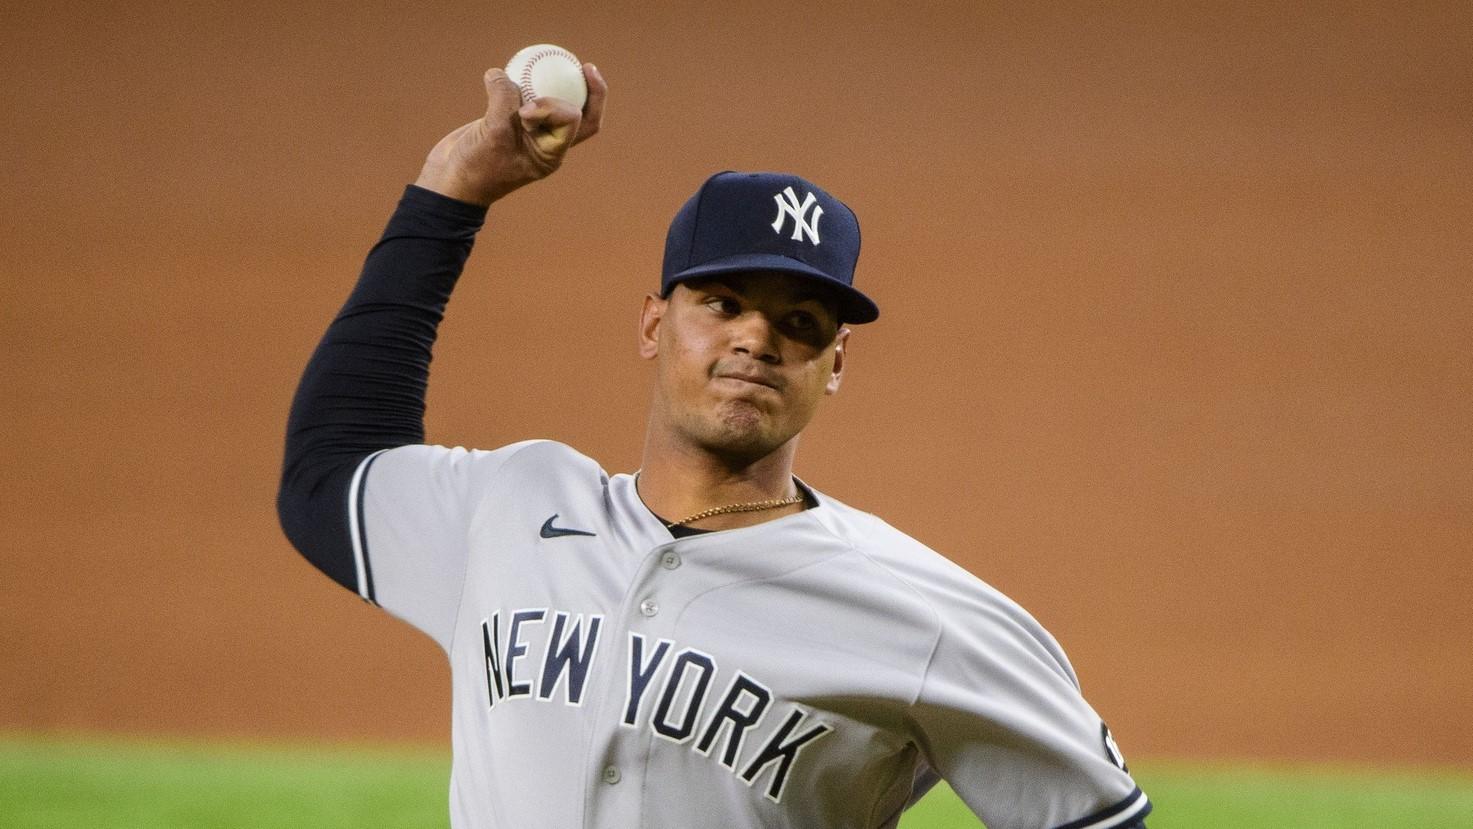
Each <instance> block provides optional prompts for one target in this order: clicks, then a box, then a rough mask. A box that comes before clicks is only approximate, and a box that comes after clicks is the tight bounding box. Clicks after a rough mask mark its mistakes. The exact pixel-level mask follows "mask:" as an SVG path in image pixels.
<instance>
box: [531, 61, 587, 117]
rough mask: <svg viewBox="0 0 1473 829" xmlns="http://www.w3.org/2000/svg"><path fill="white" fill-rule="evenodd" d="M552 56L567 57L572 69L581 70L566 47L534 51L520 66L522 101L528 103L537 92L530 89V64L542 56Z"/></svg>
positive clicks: (580, 66)
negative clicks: (523, 64) (525, 62)
mask: <svg viewBox="0 0 1473 829" xmlns="http://www.w3.org/2000/svg"><path fill="white" fill-rule="evenodd" d="M554 56H560V57H565V58H567V59H568V60H569V61H571V62H572V64H573V68H574V69H577V70H578V71H579V72H582V71H583V64H582V63H580V62H579V61H578V59H577V58H575V57H573V53H572V52H569V51H568V50H567V49H543V50H542V51H540V52H536V53H534V54H533V55H532V56H531V57H529V58H527V64H526V65H525V66H523V67H522V82H521V84H519V86H521V89H522V103H524V104H530V103H532V101H533V100H534V99H536V97H537V94H536V93H535V92H533V91H532V66H533V65H534V64H536V63H537V61H539V60H542V59H543V58H550V57H554Z"/></svg>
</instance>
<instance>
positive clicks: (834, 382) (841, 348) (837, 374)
mask: <svg viewBox="0 0 1473 829" xmlns="http://www.w3.org/2000/svg"><path fill="white" fill-rule="evenodd" d="M848 353H849V329H848V328H840V329H839V333H838V335H837V336H836V337H834V373H833V374H831V375H829V382H828V385H827V386H825V387H824V390H823V392H824V394H836V393H837V392H838V391H839V381H840V380H843V379H844V356H845V355H846V354H848Z"/></svg>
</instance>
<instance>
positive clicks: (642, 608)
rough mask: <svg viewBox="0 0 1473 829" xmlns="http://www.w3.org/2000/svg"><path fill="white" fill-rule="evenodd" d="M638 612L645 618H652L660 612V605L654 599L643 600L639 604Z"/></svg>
mask: <svg viewBox="0 0 1473 829" xmlns="http://www.w3.org/2000/svg"><path fill="white" fill-rule="evenodd" d="M639 612H640V613H643V614H644V615H646V616H653V615H655V614H656V613H659V612H660V603H659V602H657V601H655V600H654V599H645V600H644V601H642V602H640V603H639Z"/></svg>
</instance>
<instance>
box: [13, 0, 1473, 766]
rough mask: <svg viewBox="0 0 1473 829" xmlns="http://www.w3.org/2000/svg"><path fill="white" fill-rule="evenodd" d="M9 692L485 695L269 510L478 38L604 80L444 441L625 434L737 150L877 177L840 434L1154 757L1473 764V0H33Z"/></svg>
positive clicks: (237, 727)
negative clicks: (367, 272)
mask: <svg viewBox="0 0 1473 829" xmlns="http://www.w3.org/2000/svg"><path fill="white" fill-rule="evenodd" d="M0 16H3V26H0V46H3V48H0V65H3V67H4V77H5V79H6V81H5V83H4V85H3V89H0V96H3V99H4V111H5V115H6V125H5V128H4V130H3V139H0V140H3V142H4V144H3V147H0V165H3V169H4V182H5V187H4V191H3V205H4V208H3V209H4V221H3V226H0V267H3V296H0V319H3V326H0V337H3V346H4V351H5V354H6V355H7V359H6V360H5V361H4V366H3V372H4V374H3V381H4V389H5V393H4V395H3V403H0V407H3V408H0V412H3V418H4V420H3V423H4V428H5V431H6V433H7V439H6V440H5V441H4V445H3V448H0V458H3V463H0V480H3V493H4V497H3V499H0V533H3V546H0V585H3V590H0V729H6V730H22V731H109V732H118V731H126V732H149V733H168V734H181V733H182V734H200V735H207V736H221V737H239V736H246V737H273V738H276V737H300V736H319V737H329V738H347V739H371V740H380V739H382V740H409V741H426V740H430V741H443V740H444V738H445V737H446V734H447V732H448V722H449V712H448V675H447V671H446V669H445V667H444V662H443V657H442V656H441V655H440V653H439V652H438V650H437V649H436V648H435V647H434V646H433V645H432V644H431V643H430V642H429V641H428V640H427V639H425V638H423V637H421V636H420V635H419V634H417V633H415V632H414V631H413V630H411V629H410V628H408V627H407V626H404V625H402V624H400V623H398V622H395V621H393V620H392V619H390V618H388V617H387V616H385V615H382V614H380V613H379V612H377V611H375V610H373V609H372V608H370V607H368V606H366V605H364V604H363V603H362V602H360V601H359V600H358V599H357V598H356V597H355V596H353V595H352V594H350V593H348V592H347V591H343V590H340V589H338V588H336V587H335V586H333V585H332V584H331V583H330V582H328V581H327V580H326V579H325V578H324V577H322V576H320V575H319V574H317V573H316V571H314V570H313V569H312V568H311V567H310V566H309V565H308V564H307V563H306V562H305V561H303V560H302V559H300V558H298V557H297V556H296V554H295V553H294V552H293V551H292V550H291V548H290V547H289V546H288V545H287V543H286V541H285V540H284V539H283V537H282V536H281V534H280V531H279V530H278V528H277V525H276V518H275V512H274V503H273V499H274V493H275V484H276V476H277V470H278V464H279V462H280V449H281V442H282V434H283V427H284V422H285V417H286V412H287V407H288V403H289V400H290V396H291V393H292V390H293V388H294V386H295V383H296V380H297V377H298V375H299V373H300V372H301V369H302V367H303V365H304V363H305V361H306V359H307V357H308V355H309V353H310V351H311V349H312V347H313V345H314V344H315V342H316V340H317V338H318V337H319V336H320V335H321V333H322V330H323V329H324V328H325V327H326V325H327V323H328V321H329V320H330V319H331V317H332V315H333V313H334V312H335V311H336V309H337V307H338V305H339V304H340V303H341V302H342V300H343V299H344V298H345V297H346V295H347V292H348V290H349V288H350V287H351V285H352V282H353V280H354V278H355V277H356V274H357V271H358V267H359V265H360V264H361V261H362V257H363V256H364V254H365V253H366V252H367V250H368V248H369V246H370V245H371V244H372V243H373V242H374V240H375V239H376V238H377V235H378V233H379V231H380V229H381V228H382V226H383V223H384V221H385V220H386V219H387V217H388V215H389V212H390V210H391V209H392V207H393V204H394V202H395V200H396V198H397V196H398V194H399V191H400V190H401V188H402V187H403V186H404V184H405V183H407V182H408V181H410V180H412V179H413V177H414V175H415V174H416V172H417V170H418V167H419V163H420V161H421V160H422V158H423V156H424V153H425V152H427V151H428V150H429V148H430V147H431V146H432V145H433V144H434V143H435V141H436V140H437V139H438V138H439V137H440V136H441V135H442V134H444V133H445V132H447V131H449V130H450V129H452V128H454V127H456V126H458V125H459V124H461V123H464V122H465V121H467V120H470V119H471V118H472V117H475V116H476V115H477V113H478V111H479V109H480V108H481V106H482V104H483V98H482V90H481V83H480V75H481V72H482V71H483V70H484V69H485V68H486V67H488V66H493V65H499V64H501V63H502V62H503V61H504V60H505V59H506V58H507V57H509V56H510V55H511V54H512V53H513V52H515V51H516V50H517V49H518V48H520V47H522V46H524V45H527V44H530V43H536V42H544V41H550V42H554V43H558V44H561V45H564V46H566V47H568V48H570V49H572V50H573V51H574V52H576V53H578V54H579V56H580V57H582V58H584V59H585V60H589V61H592V62H594V63H597V64H598V65H599V66H600V68H601V69H602V70H603V72H604V75H605V77H606V78H607V79H608V80H609V83H610V85H611V86H612V94H611V99H610V104H609V114H608V118H607V121H606V125H605V131H604V133H603V134H602V135H600V136H599V137H598V138H597V139H596V140H594V141H592V142H590V143H588V144H586V145H584V146H582V147H579V148H578V149H577V150H576V151H575V154H574V156H573V157H572V158H571V159H570V160H569V162H568V164H567V165H566V166H565V167H564V169H563V170H562V171H561V172H560V173H558V174H557V175H556V176H555V177H554V178H552V179H550V180H548V181H546V182H544V183H542V184H539V185H538V186H536V187H533V188H530V189H527V190H524V191H521V192H519V193H517V194H515V195H513V196H512V197H510V198H509V199H507V200H506V201H504V202H502V203H499V204H498V205H496V206H495V207H494V208H493V209H492V212H491V215H490V218H489V220H488V223H487V229H486V231H485V232H484V233H483V234H482V236H481V239H480V241H479V243H478V247H477V250H476V253H475V254H474V255H473V257H472V259H471V263H470V266H469V268H468V271H467V275H466V278H465V279H463V280H462V282H461V287H460V290H459V292H458V294H457V296H456V298H455V301H454V302H453V303H452V305H451V308H450V312H449V315H448V318H447V321H446V323H445V326H444V327H443V328H442V337H441V341H440V345H439V348H438V351H437V358H436V362H435V368H434V374H433V378H432V383H431V392H430V410H429V419H428V425H429V432H430V438H431V440H433V441H435V442H439V443H448V444H465V445H474V446H484V447H489V446H495V445H500V444H502V443H506V442H509V441H513V440H518V439H522V438H527V437H550V438H556V439H559V440H563V441H565V442H568V443H570V444H572V445H574V446H576V447H578V448H580V449H581V450H583V451H584V452H585V453H587V454H589V455H592V456H593V457H595V458H598V459H599V460H600V461H601V462H602V463H603V464H604V466H605V467H606V468H607V469H609V470H611V471H627V470H632V469H633V468H634V467H635V466H636V465H637V463H638V459H639V451H640V445H641V439H642V434H643V416H644V406H645V401H646V395H647V386H648V380H649V377H648V374H647V372H648V367H647V366H646V365H645V364H644V363H642V362H641V361H640V360H638V359H637V357H636V356H635V353H634V328H635V321H636V315H637V312H638V308H639V301H640V298H641V296H642V294H643V293H644V292H645V291H647V290H649V289H651V288H652V287H654V286H655V284H656V282H657V278H658V268H659V263H660V257H661V252H662V245H663V236H664V231H665V227H666V225H667V223H668V222H669V220H670V218H671V216H672V215H673V214H674V212H675V210H676V208H677V207H678V206H679V205H680V203H681V202H682V201H683V200H684V199H685V198H686V197H687V196H688V195H689V194H690V193H691V192H692V191H693V190H694V188H695V187H696V186H697V185H698V184H699V182H700V181H701V180H702V179H703V178H704V177H705V176H706V175H707V174H709V173H711V172H714V171H716V170H720V169H727V168H732V169H783V170H790V171H793V172H797V173H800V174H802V175H805V176H807V177H808V178H811V179H813V180H815V181H817V182H818V183H820V184H822V185H823V186H825V187H826V188H827V189H829V190H831V191H832V192H833V193H835V194H836V195H838V196H840V197H841V198H843V199H845V200H846V201H847V202H849V203H850V204H851V205H852V206H853V207H854V208H855V210H856V211H857V212H858V214H859V216H860V219H861V222H862V225H863V228H864V238H865V242H864V244H865V247H864V253H863V255H862V256H861V259H860V268H859V274H858V282H859V284H860V285H861V286H862V287H863V288H864V289H865V290H866V291H868V292H869V293H870V294H871V295H872V296H874V297H875V298H876V299H877V300H878V302H879V303H880V305H881V308H882V309H883V315H882V317H881V319H880V321H879V322H878V323H876V324H874V325H871V326H865V327H863V328H862V329H860V330H859V331H858V332H857V333H856V335H855V337H854V339H853V340H852V341H851V345H852V352H851V357H850V363H849V369H848V372H847V377H846V381H845V386H844V389H843V390H842V392H841V393H840V394H839V395H838V397H836V398H834V399H833V400H832V401H830V402H829V403H828V404H826V406H827V407H826V409H825V410H824V411H823V412H821V414H820V416H819V418H818V420H817V421H816V422H815V424H814V425H813V427H811V429H810V432H809V434H807V435H806V436H805V438H804V445H803V448H802V451H801V452H800V453H799V469H798V471H799V474H801V475H802V476H804V478H805V479H806V480H808V481H810V482H811V483H813V484H814V485H816V486H817V487H819V488H820V489H822V490H824V491H826V492H828V493H830V494H832V495H834V496H836V497H839V498H841V499H843V500H846V501H848V502H849V503H851V504H854V505H855V506H858V507H861V508H863V509H867V510H870V511H873V512H877V513H879V514H880V515H881V516H883V517H884V518H886V519H887V520H889V521H890V522H891V523H893V524H895V525H897V526H898V527H900V528H901V529H903V530H906V531H908V532H909V533H911V534H912V535H914V536H916V537H917V538H919V539H921V540H922V541H924V542H926V543H928V544H930V545H931V546H932V547H934V548H936V549H938V550H940V551H942V552H944V553H946V554H947V555H949V556H951V557H952V558H954V559H956V560H958V561H960V562H961V563H963V564H964V565H966V566H967V567H968V568H970V569H971V570H973V571H974V572H976V573H977V574H978V575H980V576H982V577H983V578H984V579H986V580H987V581H989V582H991V583H992V584H994V585H996V586H998V587H999V588H1001V589H1002V590H1003V591H1004V592H1006V593H1008V594H1009V595H1011V596H1013V597H1014V598H1015V599H1017V600H1018V601H1020V602H1021V603H1022V604H1023V605H1024V606H1025V607H1027V608H1028V609H1030V610H1031V611H1032V612H1033V613H1034V614H1035V615H1036V616H1038V617H1039V618H1040V620H1041V621H1043V622H1044V624H1045V625H1047V626H1048V627H1049V628H1050V629H1051V630H1052V631H1053V633H1054V634H1055V635H1056V636H1057V637H1058V638H1059V640H1060V641H1061V642H1062V643H1063V645H1064V646H1065V648H1066V649H1067V650H1068V652H1069V654H1070V655H1071V657H1072V659H1073V661H1074V663H1075V667H1076V668H1077V669H1078V671H1079V673H1080V676H1081V678H1082V680H1083V684H1084V690H1085V693H1086V695H1087V696H1088V698H1089V699H1090V700H1091V702H1092V703H1093V704H1094V705H1095V706H1096V707H1097V708H1098V709H1099V710H1100V711H1101V712H1102V713H1103V714H1104V716H1106V717H1107V718H1108V719H1109V720H1110V722H1111V726H1112V729H1113V730H1114V731H1115V732H1116V734H1117V735H1118V736H1119V738H1120V741H1121V743H1122V744H1123V746H1124V747H1125V750H1126V752H1127V754H1128V755H1130V756H1155V757H1161V756H1192V757H1223V758H1228V757H1233V758H1278V759H1326V758H1329V759H1339V760H1348V761H1363V762H1436V763H1454V764H1463V765H1467V764H1469V763H1470V762H1473V717H1469V716H1468V710H1469V703H1470V700H1473V657H1470V653H1473V648H1470V644H1469V643H1470V642H1473V610H1470V609H1469V607H1470V602H1469V596H1470V595H1473V576H1470V568H1469V553H1470V552H1473V412H1470V399H1473V394H1470V392H1473V274H1470V264H1469V263H1470V262H1473V243H1470V233H1469V227H1470V225H1473V135H1470V132H1473V130H1470V125H1473V118H1470V116H1473V112H1470V106H1473V95H1470V92H1473V89H1470V79H1473V6H1470V5H1469V4H1466V3H1451V2H1450V3H1389V2H1384V3H1350V4H1340V3H1279V4H1273V3H1267V4H1257V3H1254V4H1177V3H1165V2H1163V3H1131V4H1119V5H1117V6H1116V7H1114V8H1107V7H1104V6H1101V5H1098V4H1057V5H1056V4H1023V3H1016V4H993V3H988V4H982V3H970V2H952V3H939V2H938V3H919V4H903V5H902V4H898V3H894V4H892V3H837V2H825V3H803V4H799V3H777V2H735V3H726V4H722V5H721V7H720V8H719V9H717V8H716V7H714V6H712V7H711V8H705V7H702V6H698V5H696V4H686V3H642V4H638V5H637V6H633V5H625V4H615V3H611V4H604V5H587V6H585V5H584V4H537V5H536V7H535V8H534V7H533V6H532V4H529V5H527V6H525V7H523V6H515V5H510V4H494V3H493V4H488V3H453V2H444V3H432V4H408V5H406V4H384V3H332V4H287V3H281V4H272V3H229V4H226V3H201V4H183V3H178V4H158V3H132V4H107V5H104V4H63V3H57V4H21V5H16V4H12V5H11V6H10V7H7V8H6V9H5V11H4V12H3V15H0Z"/></svg>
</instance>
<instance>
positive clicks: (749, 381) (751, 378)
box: [713, 371, 778, 391]
mask: <svg viewBox="0 0 1473 829" xmlns="http://www.w3.org/2000/svg"><path fill="white" fill-rule="evenodd" d="M713 379H715V380H717V381H722V382H724V383H725V384H727V385H731V386H733V387H736V388H753V387H757V388H765V389H772V390H773V391H777V390H778V384H777V381H776V380H773V379H772V378H770V377H767V376H765V375H762V374H758V373H755V372H745V371H726V372H719V373H717V374H716V375H715V377H714V378H713Z"/></svg>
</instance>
